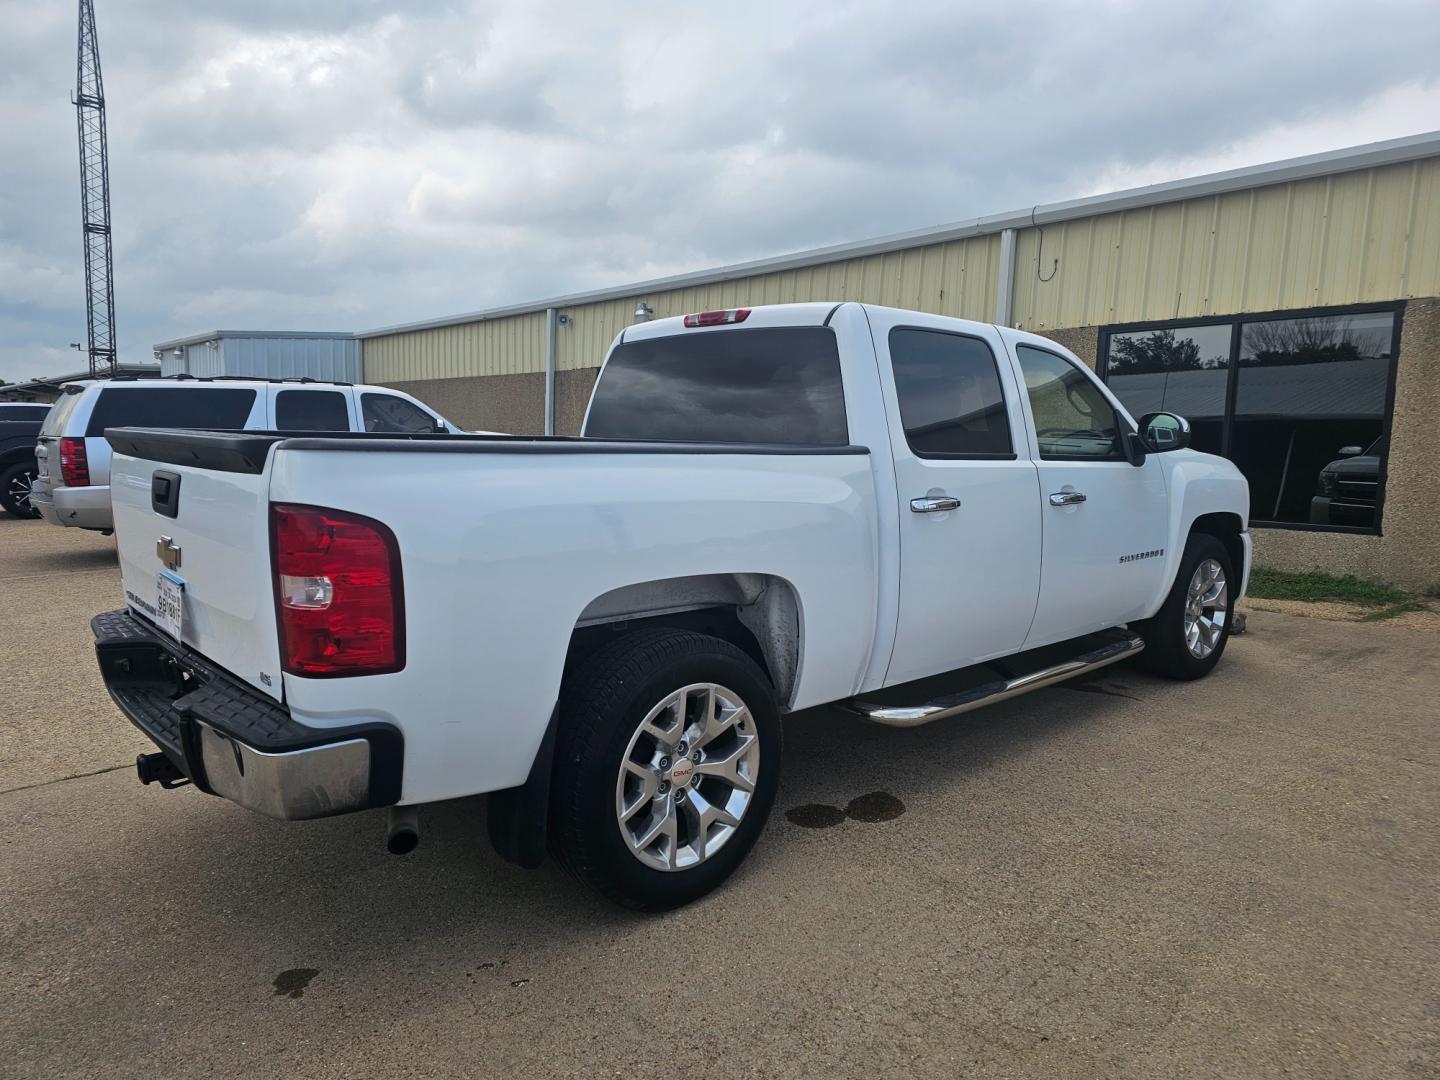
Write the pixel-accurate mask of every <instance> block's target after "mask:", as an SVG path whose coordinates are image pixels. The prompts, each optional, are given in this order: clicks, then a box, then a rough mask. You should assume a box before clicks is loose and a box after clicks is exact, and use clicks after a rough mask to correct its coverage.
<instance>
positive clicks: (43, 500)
mask: <svg viewBox="0 0 1440 1080" xmlns="http://www.w3.org/2000/svg"><path fill="white" fill-rule="evenodd" d="M114 427H152V428H207V429H220V430H232V431H233V430H244V431H384V432H392V433H407V434H408V433H414V432H437V431H443V432H451V433H459V432H460V429H459V428H457V427H455V426H454V425H453V424H451V423H450V422H449V421H448V420H446V419H445V418H444V417H442V416H441V415H440V414H439V413H436V412H435V411H433V410H432V409H429V408H427V407H426V406H424V405H422V404H421V403H420V402H418V401H416V400H415V399H414V398H412V397H411V396H410V395H409V394H402V393H400V392H399V391H398V390H391V389H388V388H386V387H383V386H364V385H361V386H352V385H349V384H346V383H322V382H315V381H314V380H311V379H284V380H266V379H243V378H224V377H222V378H215V379H197V378H194V377H186V376H180V377H170V378H163V379H162V378H153V379H127V378H124V377H121V378H117V379H106V380H86V381H82V382H73V383H67V384H66V385H65V388H64V392H63V393H62V394H61V396H60V399H59V400H58V401H57V402H55V406H54V408H52V409H51V410H50V413H49V415H48V416H47V417H46V419H45V423H44V425H43V426H42V427H41V429H40V442H39V443H38V445H37V446H36V447H35V459H36V462H37V463H38V466H39V475H38V476H37V478H36V480H35V484H34V488H33V490H32V491H31V494H30V503H31V505H32V506H33V507H34V508H35V509H36V510H38V511H39V512H40V516H41V517H43V518H44V519H45V520H46V521H48V522H50V523H51V524H52V525H66V526H70V527H73V528H80V529H98V530H100V531H102V532H108V531H110V529H111V528H112V527H113V519H112V518H111V515H110V444H109V443H108V442H106V441H105V429H106V428H114Z"/></svg>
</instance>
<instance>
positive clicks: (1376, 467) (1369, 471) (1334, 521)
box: [1310, 439, 1384, 527]
mask: <svg viewBox="0 0 1440 1080" xmlns="http://www.w3.org/2000/svg"><path fill="white" fill-rule="evenodd" d="M1383 441H1384V440H1383V439H1376V440H1375V441H1374V442H1373V443H1371V444H1370V445H1369V446H1367V447H1366V448H1365V449H1364V450H1361V448H1360V447H1358V446H1344V447H1341V448H1340V457H1338V458H1336V459H1335V460H1334V461H1332V462H1330V464H1328V465H1326V466H1325V468H1323V469H1321V470H1320V479H1319V481H1318V483H1317V484H1316V485H1315V497H1314V498H1312V499H1311V500H1310V523H1311V524H1312V525H1356V526H1361V527H1369V526H1372V525H1374V524H1375V499H1376V495H1377V493H1378V492H1379V490H1380V457H1381V454H1382V452H1383V450H1384V447H1383V446H1381V443H1382V442H1383Z"/></svg>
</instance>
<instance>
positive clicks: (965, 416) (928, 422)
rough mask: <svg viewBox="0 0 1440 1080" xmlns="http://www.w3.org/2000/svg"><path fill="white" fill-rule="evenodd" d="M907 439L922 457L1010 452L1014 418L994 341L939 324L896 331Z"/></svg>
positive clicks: (893, 353)
mask: <svg viewBox="0 0 1440 1080" xmlns="http://www.w3.org/2000/svg"><path fill="white" fill-rule="evenodd" d="M890 363H891V366H892V368H893V369H894V372H895V393H896V396H897V397H899V399H900V420H901V422H902V423H903V424H904V425H905V441H906V442H907V443H909V444H910V449H911V450H913V451H915V453H917V454H919V455H920V456H921V457H1010V456H1012V454H1011V446H1010V418H1009V417H1008V416H1007V415H1006V413H1005V394H1004V392H1003V391H1002V390H1001V389H1000V373H999V370H998V369H997V368H996V366H995V355H994V354H993V353H992V352H991V351H990V346H988V345H986V344H985V342H983V341H981V340H980V339H979V338H973V337H964V336H962V335H960V334H947V333H941V332H939V331H935V330H892V331H890Z"/></svg>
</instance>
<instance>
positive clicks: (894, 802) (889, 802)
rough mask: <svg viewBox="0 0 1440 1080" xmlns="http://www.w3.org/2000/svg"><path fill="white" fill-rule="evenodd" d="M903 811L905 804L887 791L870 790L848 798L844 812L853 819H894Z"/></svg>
mask: <svg viewBox="0 0 1440 1080" xmlns="http://www.w3.org/2000/svg"><path fill="white" fill-rule="evenodd" d="M904 812H905V804H904V803H903V802H901V801H900V800H899V799H897V798H896V797H895V796H894V795H891V794H890V793H889V792H888V791H872V792H870V793H869V794H868V795H860V796H858V797H856V798H854V799H851V800H850V805H849V806H847V807H845V813H846V815H847V816H848V817H850V818H853V819H854V820H855V821H894V820H895V819H896V818H897V817H899V816H900V815H901V814H903V813H904Z"/></svg>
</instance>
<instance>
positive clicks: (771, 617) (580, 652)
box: [565, 574, 800, 704]
mask: <svg viewBox="0 0 1440 1080" xmlns="http://www.w3.org/2000/svg"><path fill="white" fill-rule="evenodd" d="M651 626H669V627H674V628H676V629H681V630H693V631H695V632H697V633H701V634H709V635H710V636H712V637H717V638H720V639H721V640H722V641H728V642H730V644H732V645H734V646H735V647H736V648H738V649H740V650H742V651H743V652H745V653H746V654H747V655H748V656H749V657H750V658H751V659H753V660H754V661H755V662H756V663H757V664H759V665H760V667H761V669H762V670H764V672H765V674H766V675H767V676H768V677H769V679H770V682H771V684H772V685H773V686H774V687H775V694H776V697H777V698H778V699H779V700H780V702H781V703H782V704H784V703H787V702H789V701H790V700H791V697H792V695H793V693H794V689H795V677H796V673H797V670H798V666H799V655H800V618H799V607H798V604H797V602H796V599H795V592H794V589H793V587H792V586H791V585H790V583H789V582H788V581H785V580H784V579H782V578H778V577H774V576H772V575H769V574H700V575H696V576H694V577H680V578H665V579H661V580H658V581H646V582H639V583H637V584H634V585H627V586H625V587H624V588H620V589H615V590H612V591H611V592H608V593H605V594H604V595H603V596H600V597H598V598H596V599H595V600H594V601H593V602H592V603H591V604H590V605H589V606H588V607H586V608H585V610H584V611H583V612H581V615H580V618H579V619H578V620H577V621H576V624H575V629H574V631H573V632H572V634H571V637H570V651H569V653H568V655H567V656H566V659H565V668H566V670H567V671H569V670H571V668H572V667H573V666H574V665H575V664H577V663H580V662H581V661H583V660H584V659H585V657H587V656H589V655H590V654H591V653H593V652H594V651H595V650H596V649H598V648H600V647H601V646H602V645H604V644H605V643H607V642H609V641H612V640H614V637H615V635H616V634H623V633H628V632H631V631H634V630H639V629H641V628H644V627H651Z"/></svg>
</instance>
